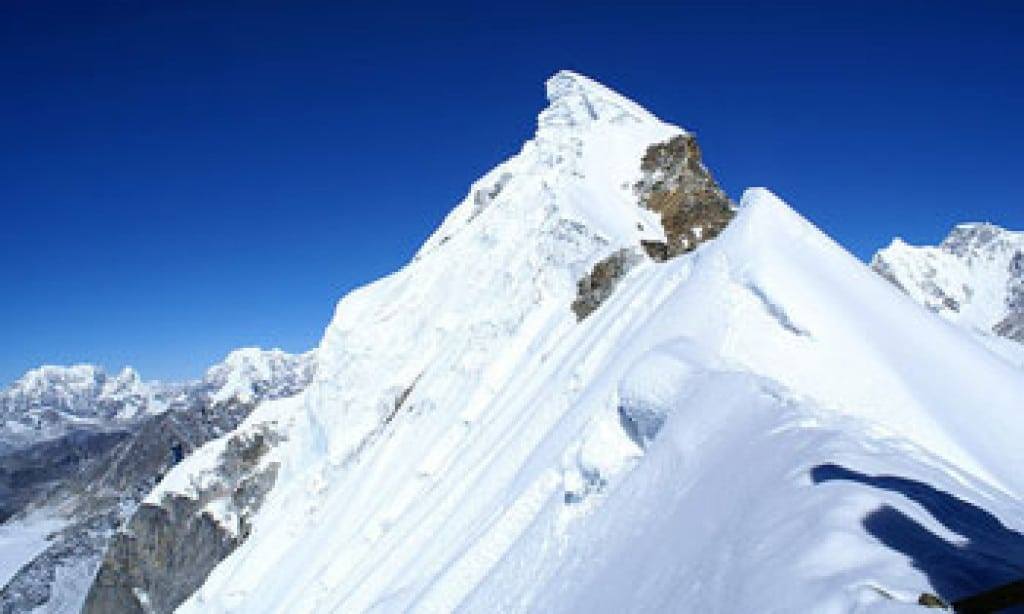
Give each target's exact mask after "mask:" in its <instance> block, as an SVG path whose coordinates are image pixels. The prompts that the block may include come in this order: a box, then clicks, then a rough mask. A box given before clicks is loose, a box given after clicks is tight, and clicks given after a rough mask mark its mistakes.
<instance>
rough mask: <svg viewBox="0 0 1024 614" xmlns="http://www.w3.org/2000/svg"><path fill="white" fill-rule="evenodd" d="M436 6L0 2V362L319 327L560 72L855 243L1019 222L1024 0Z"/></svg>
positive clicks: (215, 355) (137, 352)
mask: <svg viewBox="0 0 1024 614" xmlns="http://www.w3.org/2000/svg"><path fill="white" fill-rule="evenodd" d="M433 4H434V3H421V2H417V3H410V4H408V5H407V4H402V3H394V2H372V3H369V2H368V3H350V2H330V3H328V2H323V3H319V2H297V1H292V2H278V3H270V2H257V1H253V0H246V1H240V2H213V1H205V2H150V1H142V0H138V1H131V0H118V1H116V2H104V1H97V0H93V1H89V2H84V1H83V2H75V3H67V4H59V3H53V2H47V1H46V0H10V1H7V2H4V3H3V5H2V8H0V79H2V80H0V139H2V144H3V147H2V150H0V151H2V153H0V157H2V159H0V206H2V208H3V209H2V211H3V224H2V230H0V271H2V275H0V383H2V382H6V381H9V380H11V379H13V378H14V377H16V376H17V375H18V374H19V373H21V372H22V371H24V370H25V369H27V368H29V367H31V366H34V365H37V364H40V363H68V362H75V361H92V362H99V363H101V364H103V365H105V366H107V367H108V368H111V369H116V368H119V367H120V366H122V365H124V364H132V365H134V366H136V367H137V368H139V369H140V371H141V372H142V373H143V375H144V376H146V377H156V378H180V377H193V376H197V375H199V374H200V373H201V372H202V370H203V369H204V368H205V367H206V366H207V365H208V364H210V363H212V362H214V361H216V360H217V359H219V358H220V357H221V356H222V355H223V354H224V353H226V352H227V351H228V350H230V349H231V348H234V347H237V346H240V345H263V346H280V347H283V348H285V349H287V350H296V351H297V350H302V349H306V348H309V347H312V346H314V345H315V344H316V342H317V340H318V339H319V336H320V334H321V332H322V330H323V327H324V326H325V324H326V323H327V321H328V319H329V318H330V316H331V313H332V310H333V307H334V304H335V302H336V300H337V299H338V298H339V297H340V296H342V295H343V294H344V293H345V292H347V291H348V290H350V289H351V288H353V287H355V286H357V285H360V284H363V283H365V282H368V281H370V280H373V279H375V278H377V277H379V276H381V275H382V274H385V273H387V272H389V271H391V270H393V269H395V268H397V267H399V266H400V265H401V264H402V263H403V262H405V261H406V260H407V259H408V258H409V257H410V256H411V255H412V253H413V252H414V250H415V249H416V247H417V246H418V245H419V244H420V242H421V241H422V240H423V239H424V238H425V237H426V236H427V235H428V234H429V232H430V231H431V230H432V229H433V228H434V226H435V225H436V224H437V223H438V222H439V221H440V220H441V219H442V217H443V216H444V214H445V213H446V212H447V211H448V210H449V209H450V208H451V207H452V206H453V205H454V204H455V203H456V202H458V200H460V199H461V198H462V196H463V195H464V194H465V192H466V190H467V188H468V186H469V184H470V182H471V181H472V180H473V179H474V178H476V177H477V176H479V175H480V174H481V173H482V172H484V171H486V170H487V169H488V168H489V167H491V166H492V165H494V164H495V163H497V162H499V161H501V160H502V159H504V158H506V157H508V156H509V155H511V154H513V153H515V152H516V151H517V150H518V149H519V146H520V144H521V142H522V141H523V140H525V139H527V138H529V137H530V135H531V134H532V131H533V128H534V121H535V116H536V113H537V111H538V110H539V109H540V108H542V107H543V105H544V98H543V95H544V92H543V81H544V79H545V78H546V77H548V76H549V75H550V74H551V73H553V72H554V71H555V70H557V69H559V68H563V67H565V68H572V69H575V70H578V71H580V72H583V73H585V74H588V75H590V76H592V77H594V78H596V79H598V80H600V81H602V82H605V83H607V84H608V85H610V86H612V87H614V88H616V89H619V90H620V91H622V92H623V93H625V94H627V95H629V96H630V97H632V98H634V99H635V100H637V101H638V102H640V103H641V104H643V105H645V106H647V107H648V108H650V109H651V110H652V111H654V112H655V113H656V114H657V115H659V116H661V117H663V118H665V119H667V120H670V121H672V122H674V123H678V124H680V125H682V126H684V127H686V128H688V129H691V130H694V131H695V132H696V133H697V134H698V136H699V137H700V140H701V143H702V146H703V148H704V151H705V157H706V161H707V163H708V164H709V166H710V167H711V168H712V170H713V171H714V172H715V173H716V175H717V176H718V178H719V179H720V181H721V182H722V183H723V185H724V186H725V188H726V190H727V191H728V192H729V193H730V194H731V195H732V196H734V197H738V196H739V194H740V193H741V191H742V189H743V188H744V187H745V186H749V185H765V186H768V187H770V188H772V189H773V190H775V191H776V192H777V193H779V194H780V195H782V196H783V197H784V198H786V199H787V200H789V202H790V203H791V204H792V205H793V206H794V207H796V208H797V209H798V210H800V211H801V212H803V213H804V214H805V215H806V216H808V217H809V218H810V219H812V220H813V221H814V222H816V223H817V224H818V225H820V226H822V227H823V228H824V229H825V230H826V231H828V232H829V233H831V234H832V235H833V236H834V237H836V238H837V239H838V240H839V241H840V242H842V243H843V244H844V245H846V246H847V247H848V248H849V249H851V250H852V251H853V252H854V253H856V254H857V255H858V256H860V257H862V258H868V257H869V256H870V254H871V253H872V252H873V251H874V250H875V249H876V248H878V247H880V246H882V245H884V244H886V243H887V242H888V240H889V239H890V238H891V237H892V236H893V235H896V234H899V235H902V236H904V237H905V238H907V239H908V240H910V241H914V242H935V241H937V240H939V239H940V238H941V237H942V236H944V234H945V232H946V231H947V230H948V228H949V226H951V225H952V224H953V223H955V222H957V221H962V220H981V219H983V220H990V221H994V222H996V223H1000V224H1003V225H1007V226H1010V227H1015V228H1024V198H1022V197H1024V180H1022V177H1021V166H1022V165H1021V162H1022V155H1021V147H1022V144H1024V117H1022V115H1024V114H1022V109H1024V85H1022V80H1024V79H1022V77H1024V42H1022V41H1024V36H1022V34H1021V33H1022V32H1024V3H1020V2H1006V3H985V2H958V3H945V2H918V3H913V2H881V3H873V4H865V3H844V4H840V3H838V2H826V3H821V4H824V5H826V6H825V7H820V6H814V5H812V4H811V3H786V4H778V5H775V6H773V7H758V6H757V5H756V4H750V5H748V4H742V3H730V2H713V3H710V2H709V3H705V4H683V3H680V4H669V3H664V4H646V5H645V4H640V3H635V2H633V3H623V4H616V3H611V2H603V3H586V4H583V3H581V4H576V5H572V4H568V3H542V4H530V3H524V2H518V3H508V4H504V5H495V4H494V3H483V2H479V3H469V4H464V5H450V6H448V7H447V8H446V7H443V6H441V5H433ZM552 4H557V5H558V7H557V8H555V7H553V6H550V5H552ZM488 5H490V6H488Z"/></svg>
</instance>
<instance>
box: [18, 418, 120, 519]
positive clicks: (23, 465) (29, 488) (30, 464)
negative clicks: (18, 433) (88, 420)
mask: <svg viewBox="0 0 1024 614" xmlns="http://www.w3.org/2000/svg"><path fill="white" fill-rule="evenodd" d="M126 437H128V433H126V432H122V431H115V432H106V431H91V430H79V431H73V432H70V433H68V434H66V435H64V436H62V437H58V438H57V439H53V440H49V441H43V442H40V443H37V444H35V445H32V446H28V447H26V448H21V449H18V450H15V451H11V452H8V453H7V454H5V455H3V456H0V522H4V521H5V520H7V518H9V517H10V516H13V515H15V514H17V513H19V512H21V511H22V510H24V509H25V507H26V506H27V505H28V504H29V503H31V502H32V501H36V500H38V499H40V498H42V497H45V496H47V495H48V494H49V493H50V492H52V491H54V490H57V489H59V488H60V485H61V481H62V480H65V479H67V477H68V476H70V475H75V474H77V473H79V472H82V471H84V470H85V469H86V468H87V467H88V466H89V465H90V464H91V463H92V461H94V460H95V459H97V458H99V457H102V456H104V455H106V454H107V453H108V452H109V451H110V450H111V449H113V448H114V447H115V446H117V444H118V443H120V442H121V441H123V440H124V439H125V438H126Z"/></svg>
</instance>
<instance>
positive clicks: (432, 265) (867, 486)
mask: <svg viewBox="0 0 1024 614" xmlns="http://www.w3.org/2000/svg"><path fill="white" fill-rule="evenodd" d="M548 98H549V102H550V106H549V107H548V108H547V109H545V110H544V111H543V112H542V113H541V114H540V116H539V118H538V130H537V134H536V135H535V137H534V138H533V139H532V140H531V141H529V142H528V143H527V144H526V145H525V146H524V147H523V150H522V152H520V154H518V155H517V156H515V157H514V158H512V159H511V160H509V161H507V162H505V163H503V164H501V165H499V166H498V167H496V168H495V169H494V170H493V171H491V172H490V173H488V174H487V175H485V176H484V177H483V178H482V179H481V180H479V181H478V182H477V183H475V184H474V186H473V188H472V190H471V192H470V194H469V195H468V196H467V198H466V199H465V200H464V201H463V202H462V203H461V204H459V205H458V206H457V207H456V208H455V210H454V211H453V212H452V213H451V214H450V215H449V216H448V218H447V219H446V220H445V222H444V223H443V224H442V225H441V227H440V228H439V229H438V231H437V232H436V233H435V234H434V235H433V236H432V237H431V238H430V239H429V240H428V241H427V242H426V244H425V245H424V246H423V248H422V249H421V250H420V252H419V253H418V254H417V256H416V258H415V259H414V260H413V261H412V262H411V263H409V265H408V266H406V267H405V268H403V269H402V270H400V271H398V272H396V273H395V274H393V275H391V276H389V277H387V278H385V279H382V280H380V281H378V282H376V283H374V284H371V285H370V286H367V287H365V288H362V289H359V290H357V291H355V292H353V293H352V294H350V295H348V296H347V297H345V298H344V299H343V300H342V301H341V302H340V303H339V305H338V308H337V311H336V314H335V317H334V319H333V321H332V322H331V324H330V325H329V326H328V328H327V330H326V332H325V335H324V338H323V341H322V343H321V345H320V348H319V354H318V360H319V364H318V368H317V375H316V379H315V381H314V384H313V385H312V386H310V388H309V389H308V390H307V391H306V392H305V393H304V394H302V395H300V396H298V397H293V398H290V399H283V400H279V401H274V402H271V403H266V404H263V405H261V406H260V407H259V408H257V410H256V411H255V412H254V413H253V414H252V415H251V416H250V417H249V419H247V421H246V422H245V424H243V425H242V427H240V429H239V430H238V432H237V433H236V434H239V433H240V434H244V433H246V432H248V433H256V432H258V431H260V430H265V429H272V430H273V431H275V432H276V433H278V434H280V435H281V443H279V444H278V445H277V446H276V447H274V448H273V449H271V450H270V452H269V453H268V454H267V456H266V457H265V458H264V459H262V460H261V462H262V463H264V464H266V465H268V466H269V465H270V464H277V466H278V469H277V473H276V482H275V485H274V488H273V489H272V490H271V491H270V492H269V495H268V496H267V498H266V500H265V501H264V502H263V503H262V507H260V509H259V511H258V513H257V514H256V515H255V516H254V518H253V519H252V530H251V533H250V534H249V536H248V538H247V539H246V540H245V541H244V542H243V543H242V544H241V545H240V546H239V547H238V548H237V549H236V550H235V551H234V552H233V553H232V554H231V555H230V556H228V558H226V559H225V560H224V561H223V562H222V563H221V564H220V565H218V566H217V567H216V568H215V569H214V571H213V572H212V574H211V575H210V576H209V577H208V578H207V580H206V582H205V584H204V586H203V587H202V588H201V589H200V590H199V591H197V592H196V593H195V594H193V596H192V597H191V598H190V599H189V600H188V601H186V602H185V603H184V604H183V605H182V606H181V608H180V609H179V611H181V612H286V611H287V612H366V611H374V612H395V611H410V610H411V611H422V612H431V611H438V612H447V611H453V610H456V609H460V608H461V609H463V610H465V611H472V612H490V611H545V612H547V611H588V610H593V611H608V612H619V611H663V610H665V609H678V610H685V611H710V612H715V611H721V612H732V611H745V610H748V609H749V610H757V611H778V612H783V611H812V610H813V611H858V610H860V609H863V608H872V607H873V608H879V609H894V608H895V609H899V608H900V607H902V606H901V605H900V604H902V603H903V602H911V603H912V602H914V601H915V600H916V598H917V595H918V594H920V593H921V592H924V591H930V592H938V593H939V594H941V595H942V596H943V597H946V598H953V597H957V596H960V595H963V594H966V593H967V592H970V591H973V590H978V589H980V588H987V586H988V583H993V582H996V581H999V580H1001V579H1005V578H1007V577H1014V576H1013V574H1017V575H1018V576H1019V575H1024V572H1021V573H1017V572H1020V571H1021V569H1019V568H1017V567H1015V565H1016V564H1018V563H1022V562H1024V558H1022V557H1024V549H1019V550H1018V549H1017V544H1016V542H1013V541H1012V540H1008V539H1007V536H1009V537H1012V536H1014V535H1016V536H1019V535H1020V533H1019V532H1020V531H1022V530H1024V520H1022V518H1021V516H1020V514H1019V509H1020V508H1019V505H1020V498H1021V495H1022V494H1024V475H1022V474H1021V472H1020V471H1019V470H1018V468H1019V467H1020V466H1024V465H1022V463H1024V447H1021V446H1019V442H1020V441H1022V440H1024V419H1022V416H1021V407H1020V399H1022V398H1024V379H1022V378H1020V376H1019V371H1017V370H1016V369H1014V368H1013V367H1012V366H1010V365H1009V364H1008V363H1006V362H1005V361H1003V360H1000V359H999V358H997V357H996V356H995V355H994V354H992V353H990V352H988V351H987V350H985V349H984V348H983V347H981V346H980V345H978V344H976V343H975V342H974V341H972V340H971V339H970V337H969V336H968V335H967V334H966V333H964V332H963V331H961V330H959V329H956V328H953V327H950V326H948V325H946V324H945V323H944V322H942V321H941V320H939V319H937V318H932V317H931V316H929V315H928V314H927V313H926V312H924V311H922V310H921V309H920V308H919V307H917V306H916V305H914V304H913V303H912V302H910V301H907V300H906V299H905V298H904V297H903V296H901V294H900V293H899V292H898V291H897V290H896V289H895V288H893V287H892V286H891V285H889V284H888V283H886V282H885V281H884V280H882V279H880V278H879V277H878V276H876V275H875V274H874V273H872V272H871V271H870V270H869V269H868V268H867V267H865V266H863V265H862V264H860V263H859V262H858V261H857V260H856V259H855V258H853V257H852V256H850V255H849V254H847V253H846V252H845V251H844V250H843V249H842V248H841V247H839V246H838V245H837V244H835V243H834V242H832V241H831V240H830V239H828V238H827V237H826V236H824V235H823V234H822V233H820V232H819V231H818V230H817V229H816V228H814V227H813V226H812V225H811V224H810V223H808V222H807V221H805V220H804V219H802V218H801V217H800V216H799V215H798V214H796V213H795V212H793V211H792V210H791V209H790V208H789V207H788V206H787V205H785V204H784V203H782V202H781V201H779V200H778V199H777V198H775V197H774V196H773V195H772V194H770V193H769V192H767V191H766V190H761V189H755V190H750V191H748V192H747V193H746V194H745V195H744V198H743V202H742V205H741V208H740V212H739V215H738V216H737V218H736V219H735V220H734V221H733V222H732V223H731V224H730V225H729V226H728V228H727V229H726V230H725V232H724V233H723V234H722V235H721V236H720V237H719V238H718V239H717V240H715V241H713V242H711V243H708V244H706V245H704V246H703V247H701V248H699V249H698V250H697V251H695V252H693V253H692V254H689V255H685V256H681V257H678V258H676V259H674V260H671V261H669V262H667V263H664V264H657V263H654V262H652V261H644V262H643V263H641V264H639V265H638V266H636V267H635V268H634V269H632V270H631V271H630V272H629V274H628V275H627V277H626V278H624V279H623V280H621V281H620V282H619V284H618V285H617V286H616V289H615V292H614V293H613V294H612V296H611V297H610V298H609V299H608V300H607V302H606V303H605V304H603V305H601V307H600V308H598V309H597V311H595V312H594V313H593V314H592V315H591V316H590V317H588V318H587V319H586V320H583V321H582V322H577V321H576V318H575V317H574V315H573V313H572V312H571V311H570V309H569V305H570V303H571V301H572V299H573V297H574V295H575V290H576V288H575V282H576V280H577V279H579V277H580V276H581V275H582V274H583V273H585V272H586V271H587V270H589V267H590V266H591V265H592V264H593V263H594V262H596V261H597V260H599V259H600V258H602V257H604V256H606V255H608V254H609V253H611V252H613V251H615V250H617V249H620V248H623V247H632V246H636V244H637V243H638V242H639V240H641V239H645V238H654V239H659V238H663V237H661V236H660V227H659V223H658V221H657V220H656V219H654V218H652V216H651V215H650V213H649V212H647V211H645V210H642V209H640V208H638V207H637V205H636V200H635V195H634V194H633V193H632V191H631V189H630V186H632V185H633V183H634V182H635V181H636V179H637V178H638V176H639V162H640V158H641V156H642V153H643V152H644V150H645V149H646V147H648V146H649V145H651V144H653V143H656V142H661V141H664V140H667V139H668V138H670V137H671V136H673V135H675V134H679V133H681V131H680V130H679V129H678V128H675V127H672V126H669V125H666V124H664V123H662V122H661V121H659V120H657V119H656V118H654V117H653V116H652V115H650V114H649V113H647V112H646V111H644V110H642V109H640V108H639V107H638V106H636V105H635V104H634V103H632V102H631V101H628V100H626V99H625V98H623V97H621V96H619V95H618V94H615V93H614V92H611V91H610V90H608V89H607V88H605V87H603V86H601V85H599V84H596V83H594V82H593V81H591V80H589V79H586V78H584V77H581V76H579V75H576V74H573V73H570V72H561V73H559V74H557V75H556V76H555V77H553V78H552V79H551V80H549V82H548ZM226 441H227V440H226V438H222V439H219V440H216V441H214V442H211V443H210V444H208V445H207V446H206V447H204V448H203V449H201V450H200V451H199V452H198V453H197V454H196V455H194V456H193V457H190V458H189V459H187V460H186V461H185V462H184V463H182V464H181V465H178V466H177V467H176V468H175V469H174V470H172V471H171V473H169V474H168V476H167V478H166V479H165V480H164V481H163V482H162V483H161V484H160V485H159V486H158V488H157V489H156V490H155V491H154V492H152V493H151V494H150V496H149V498H148V501H150V502H152V503H154V504H155V503H158V502H159V501H160V499H161V497H162V496H164V495H165V494H167V493H175V492H177V493H184V494H186V495H189V494H192V495H194V494H195V493H196V492H198V490H201V489H203V488H206V487H207V486H208V485H209V482H210V481H211V480H216V479H217V475H218V471H217V462H218V458H219V457H220V453H221V451H222V450H223V448H224V446H225V445H226ZM879 473H884V474H891V475H892V476H893V477H892V478H891V479H890V478H879V477H877V475H876V474H879ZM958 504H963V505H964V506H967V508H965V509H972V510H973V509H978V510H982V512H981V514H989V515H991V518H992V519H993V520H992V521H990V522H987V523H975V524H976V525H977V526H975V524H972V525H971V526H968V527H962V526H954V528H952V529H951V528H949V527H948V526H947V523H951V521H950V519H949V518H947V517H945V516H943V512H941V510H943V509H945V510H948V509H951V508H955V507H956V505H958ZM885 510H891V512H887V511H885ZM984 510H987V512H985V511H984ZM210 512H211V513H212V514H214V515H215V517H217V518H219V519H221V521H222V522H224V523H226V524H230V523H231V514H230V510H227V513H225V510H224V509H219V508H218V507H217V504H213V505H211V508H210ZM876 512H881V513H883V516H885V517H883V518H882V520H883V522H882V525H883V526H882V527H881V528H878V527H876V526H875V521H873V520H871V519H872V518H873V516H872V515H873V514H875V513H876ZM892 514H895V516H892ZM975 517H978V514H975ZM984 517H985V518H988V516H984ZM893 518H896V520H893ZM899 521H903V522H907V523H910V525H911V526H915V527H918V526H919V527H920V528H921V531H923V534H927V535H929V536H931V538H932V540H931V541H929V540H927V539H923V538H922V539H920V540H917V541H915V542H914V543H913V544H910V545H907V544H904V543H902V542H899V539H898V535H897V536H896V537H895V538H894V537H893V534H892V531H888V532H887V530H886V527H892V526H894V524H893V523H894V522H899ZM952 524H954V525H955V523H952ZM968 524H970V523H968ZM1001 530H1002V531H1004V532H1005V534H1004V533H1000V531H1001ZM979 533H980V535H979ZM965 540H969V541H967V542H965V543H970V544H975V545H974V546H972V548H977V549H980V551H982V552H984V553H986V555H987V556H989V558H988V559H985V560H986V561H988V563H986V566H985V567H984V568H983V569H974V568H971V569H970V573H963V574H960V575H957V574H956V573H955V572H954V574H953V575H954V577H952V578H949V577H947V576H948V575H949V572H948V571H946V572H943V570H942V569H932V568H930V567H928V565H926V564H925V563H922V562H921V561H923V560H930V559H934V556H932V555H935V554H936V553H940V554H941V553H943V552H946V551H944V550H943V546H944V545H948V544H951V543H960V542H964V541H965ZM993 544H997V546H993ZM972 553H973V551H972ZM949 557H952V559H950V558H949ZM949 557H947V559H946V560H944V562H947V563H948V562H950V561H952V563H953V564H951V565H947V566H946V568H947V569H954V570H956V571H959V570H961V569H965V568H967V567H969V566H970V565H975V564H976V563H975V562H972V561H976V560H977V557H975V558H974V559H971V558H970V557H961V558H957V555H956V554H955V553H954V554H950V555H949ZM944 574H945V575H944ZM780 587H785V588H784V589H780Z"/></svg>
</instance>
